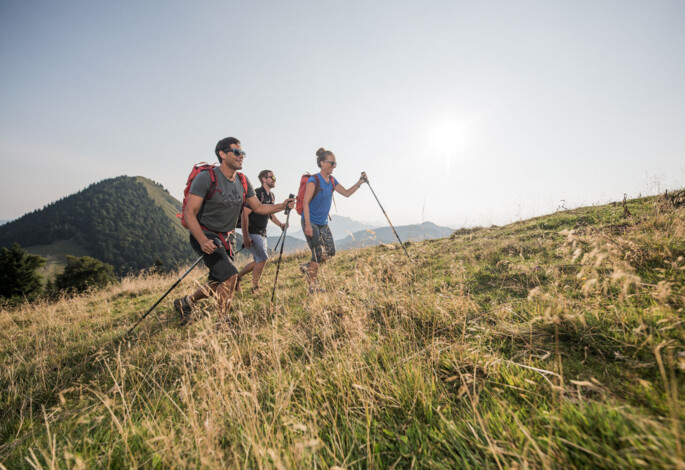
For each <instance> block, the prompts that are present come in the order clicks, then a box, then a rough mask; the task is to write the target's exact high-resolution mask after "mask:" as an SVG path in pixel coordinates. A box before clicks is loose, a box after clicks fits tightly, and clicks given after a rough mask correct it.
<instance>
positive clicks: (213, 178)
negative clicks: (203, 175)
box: [205, 167, 218, 201]
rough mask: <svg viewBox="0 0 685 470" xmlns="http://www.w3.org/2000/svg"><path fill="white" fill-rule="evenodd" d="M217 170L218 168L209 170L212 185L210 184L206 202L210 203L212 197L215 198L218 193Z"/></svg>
mask: <svg viewBox="0 0 685 470" xmlns="http://www.w3.org/2000/svg"><path fill="white" fill-rule="evenodd" d="M216 168H218V167H212V168H210V169H209V178H210V180H211V183H210V184H209V191H207V194H205V201H209V200H210V199H211V198H212V197H214V194H215V193H216V186H217V184H216V173H214V172H215V171H216Z"/></svg>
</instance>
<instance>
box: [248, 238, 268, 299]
mask: <svg viewBox="0 0 685 470" xmlns="http://www.w3.org/2000/svg"><path fill="white" fill-rule="evenodd" d="M250 239H251V240H252V246H251V248H252V256H254V261H255V267H254V271H252V287H253V288H255V289H256V288H258V287H259V279H260V278H261V277H262V271H264V266H265V265H266V260H268V259H269V255H268V254H267V252H266V250H267V245H266V237H264V236H262V235H260V234H250Z"/></svg>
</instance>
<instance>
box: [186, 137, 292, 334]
mask: <svg viewBox="0 0 685 470" xmlns="http://www.w3.org/2000/svg"><path fill="white" fill-rule="evenodd" d="M214 153H215V154H216V156H217V158H218V159H219V163H220V165H219V166H218V167H215V168H213V169H211V170H209V171H203V172H201V173H198V174H197V176H195V179H194V180H193V182H192V184H191V186H190V192H189V194H188V198H187V203H186V207H185V210H184V211H183V219H184V220H185V222H186V224H187V226H188V229H189V230H190V233H191V236H190V244H191V246H192V247H193V249H194V250H195V251H196V252H197V253H198V254H201V255H202V256H203V258H204V262H205V264H206V265H207V267H208V268H209V282H208V283H207V284H206V285H204V286H202V287H200V288H199V289H197V290H196V291H195V292H194V293H193V294H191V295H187V296H185V297H182V298H180V299H176V300H175V301H174V308H175V309H176V311H178V313H179V315H180V317H181V323H182V324H184V325H185V324H188V323H189V322H190V321H192V315H193V308H192V307H193V304H195V303H196V302H198V301H199V300H202V299H206V298H207V297H208V296H209V295H215V296H216V298H217V303H218V306H219V317H220V320H224V319H225V318H226V317H227V316H228V311H229V309H230V307H231V301H232V299H233V293H234V291H235V285H236V282H237V279H238V268H236V266H235V264H234V263H233V260H232V259H231V258H230V257H229V253H228V252H227V250H228V246H227V242H226V239H227V236H228V235H229V234H230V233H231V232H233V231H234V230H235V226H236V222H237V221H238V216H239V214H240V208H241V206H243V204H245V206H246V207H249V208H250V209H251V210H253V211H254V212H256V213H257V214H262V215H270V214H273V213H276V212H279V211H282V210H284V209H285V208H286V207H292V206H293V205H294V202H295V200H294V199H286V200H285V201H283V202H282V203H280V204H262V203H261V202H260V201H259V199H257V197H256V196H255V192H254V189H253V188H252V185H251V184H250V181H249V180H248V179H247V177H246V176H244V175H242V174H240V173H239V172H238V170H241V169H242V168H243V159H244V158H245V152H244V151H243V150H242V148H241V144H240V141H239V140H238V139H236V138H235V137H227V138H225V139H222V140H220V141H219V142H218V143H217V144H216V148H215V150H214ZM210 171H211V172H214V177H215V183H213V182H212V175H210ZM243 178H244V179H245V183H246V186H247V190H245V188H244V187H243V183H242V179H243ZM217 239H220V240H221V241H222V243H220V244H219V245H223V246H221V247H219V246H217V244H215V242H214V240H217Z"/></svg>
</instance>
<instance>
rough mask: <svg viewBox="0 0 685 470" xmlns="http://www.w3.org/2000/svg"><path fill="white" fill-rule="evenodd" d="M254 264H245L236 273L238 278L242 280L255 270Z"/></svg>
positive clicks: (252, 262) (251, 262)
mask: <svg viewBox="0 0 685 470" xmlns="http://www.w3.org/2000/svg"><path fill="white" fill-rule="evenodd" d="M256 264H257V263H255V262H254V261H250V262H249V263H247V264H246V265H245V267H244V268H243V269H241V270H240V272H239V273H238V277H240V278H242V277H243V276H244V275H245V274H247V273H249V272H251V271H252V270H253V269H254V268H255V265H256Z"/></svg>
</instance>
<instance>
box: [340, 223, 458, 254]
mask: <svg viewBox="0 0 685 470" xmlns="http://www.w3.org/2000/svg"><path fill="white" fill-rule="evenodd" d="M395 230H396V231H397V235H398V236H399V237H400V240H402V241H403V242H416V241H423V240H433V239H436V238H444V237H447V236H449V235H450V234H451V233H452V232H454V230H452V229H451V228H447V227H440V226H438V225H435V224H434V223H432V222H424V223H422V224H417V225H401V226H399V227H395ZM395 242H397V238H396V237H395V234H394V233H393V231H392V228H390V227H389V226H388V227H381V228H376V229H373V230H369V229H366V230H360V231H358V232H355V233H353V234H351V235H348V236H347V237H345V238H343V239H342V240H336V242H335V244H336V248H338V249H339V250H349V249H352V248H364V247H367V246H375V245H380V244H383V243H395Z"/></svg>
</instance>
